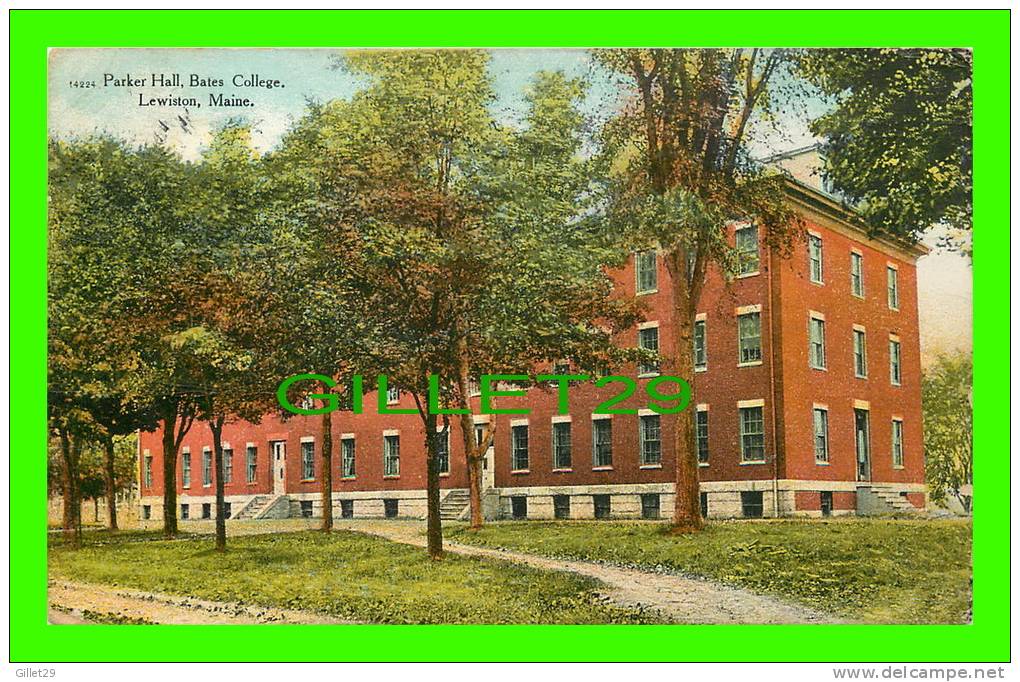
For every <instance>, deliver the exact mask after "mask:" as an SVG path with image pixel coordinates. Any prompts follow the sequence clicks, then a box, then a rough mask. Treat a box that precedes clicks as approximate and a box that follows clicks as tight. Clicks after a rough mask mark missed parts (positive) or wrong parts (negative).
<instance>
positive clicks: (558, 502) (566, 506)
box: [553, 495, 570, 519]
mask: <svg viewBox="0 0 1020 682" xmlns="http://www.w3.org/2000/svg"><path fill="white" fill-rule="evenodd" d="M553 517H554V518H557V519H569V518H570V495H553Z"/></svg>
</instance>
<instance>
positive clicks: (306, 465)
mask: <svg viewBox="0 0 1020 682" xmlns="http://www.w3.org/2000/svg"><path fill="white" fill-rule="evenodd" d="M301 478H302V479H304V480H306V481H310V480H312V479H313V478H315V443H314V442H313V441H301Z"/></svg>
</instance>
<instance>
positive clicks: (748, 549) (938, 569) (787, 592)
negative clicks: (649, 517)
mask: <svg viewBox="0 0 1020 682" xmlns="http://www.w3.org/2000/svg"><path fill="white" fill-rule="evenodd" d="M449 537H450V539H451V540H455V541H457V542H463V543H467V544H478V545H485V546H490V547H505V548H507V549H513V550H519V551H524V552H530V553H534V554H541V555H546V556H555V557H563V558H569V559H581V560H585V561H606V562H609V563H613V564H620V565H625V566H634V567H638V568H642V569H646V570H655V571H676V572H678V573H682V574H685V575H695V576H703V577H706V578H711V579H713V580H719V581H722V582H724V583H727V584H730V585H734V586H737V587H743V588H747V589H750V590H753V591H755V592H762V593H766V594H773V595H776V596H781V597H788V598H792V599H794V600H796V601H799V602H802V603H804V604H807V605H809V606H813V607H816V608H820V609H823V610H826V611H830V612H834V613H836V614H839V615H842V616H844V617H847V618H851V619H857V620H862V621H866V622H875V623H894V622H895V623H959V622H965V620H966V617H967V616H966V614H967V613H968V611H969V609H970V573H971V571H970V540H971V528H970V524H969V523H964V522H959V521H951V522H947V521H930V520H924V521H906V520H903V521H901V520H895V521H894V520H881V521H879V520H870V519H846V520H831V521H794V520H790V521H769V522H747V521H731V522H714V523H709V524H708V525H707V526H706V528H705V530H704V531H703V532H701V533H698V534H694V535H673V534H670V533H669V532H668V529H667V528H666V527H665V526H664V525H662V524H653V523H633V522H630V523H624V522H620V523H613V522H595V523H592V522H584V521H576V522H548V523H546V522H528V523H498V524H490V525H489V526H487V527H486V528H485V529H484V530H481V531H467V530H464V529H453V530H451V531H450V532H449Z"/></svg>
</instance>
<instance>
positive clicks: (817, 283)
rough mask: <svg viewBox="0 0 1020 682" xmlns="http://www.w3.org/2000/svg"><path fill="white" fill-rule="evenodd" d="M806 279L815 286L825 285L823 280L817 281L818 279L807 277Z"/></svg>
mask: <svg viewBox="0 0 1020 682" xmlns="http://www.w3.org/2000/svg"><path fill="white" fill-rule="evenodd" d="M808 281H809V282H811V284H814V285H815V286H816V287H824V286H825V282H818V281H816V280H813V279H809V280H808Z"/></svg>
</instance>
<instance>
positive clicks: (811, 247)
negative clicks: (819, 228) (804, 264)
mask: <svg viewBox="0 0 1020 682" xmlns="http://www.w3.org/2000/svg"><path fill="white" fill-rule="evenodd" d="M816 244H817V247H818V259H817V263H818V278H817V279H815V262H816V259H815V253H814V252H815V245H816ZM808 279H809V280H811V283H812V284H825V249H824V242H823V241H822V235H821V234H819V233H817V232H811V231H810V230H809V231H808Z"/></svg>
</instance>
